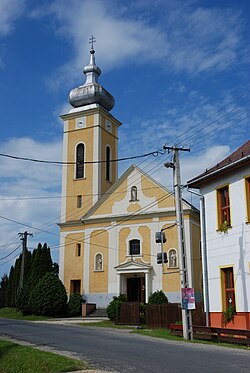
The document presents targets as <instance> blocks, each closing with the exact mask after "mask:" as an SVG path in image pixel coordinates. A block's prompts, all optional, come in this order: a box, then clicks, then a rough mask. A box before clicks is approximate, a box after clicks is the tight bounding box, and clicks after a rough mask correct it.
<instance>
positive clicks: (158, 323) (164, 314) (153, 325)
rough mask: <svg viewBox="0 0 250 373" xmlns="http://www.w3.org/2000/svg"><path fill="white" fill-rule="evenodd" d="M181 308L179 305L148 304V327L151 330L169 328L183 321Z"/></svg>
mask: <svg viewBox="0 0 250 373" xmlns="http://www.w3.org/2000/svg"><path fill="white" fill-rule="evenodd" d="M181 319H182V316H181V308H180V305H179V304H178V303H167V304H148V305H147V306H146V326H147V327H148V328H150V329H161V328H166V329H168V328H169V325H170V324H172V323H175V322H178V321H181Z"/></svg>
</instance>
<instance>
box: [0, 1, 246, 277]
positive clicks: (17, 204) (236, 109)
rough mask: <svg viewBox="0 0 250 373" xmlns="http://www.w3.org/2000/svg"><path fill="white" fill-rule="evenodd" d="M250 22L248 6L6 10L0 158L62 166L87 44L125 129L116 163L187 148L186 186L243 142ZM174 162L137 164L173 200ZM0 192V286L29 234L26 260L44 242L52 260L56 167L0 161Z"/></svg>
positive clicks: (0, 10)
mask: <svg viewBox="0 0 250 373" xmlns="http://www.w3.org/2000/svg"><path fill="white" fill-rule="evenodd" d="M249 15H250V3H249V1H247V0H245V1H244V0H238V1H237V2H236V1H230V0H228V1H220V0H217V1H211V0H207V1H191V0H190V1H189V0H185V1H183V0H182V1H176V0H175V1H173V0H172V1H168V0H154V1H152V0H137V1H136V0H135V1H133V2H132V1H118V0H117V1H116V0H105V1H95V0H92V1H85V0H49V1H47V0H40V1H39V2H37V1H35V0H29V1H28V0H27V1H25V0H1V2H0V100H1V105H0V116H1V138H0V153H5V154H12V155H17V156H23V157H30V158H38V159H47V160H61V154H62V131H63V128H62V123H61V120H60V118H59V115H60V114H63V113H66V112H67V111H68V110H69V109H70V106H69V104H68V101H67V99H68V92H69V91H70V90H71V89H72V88H73V87H76V86H78V85H80V84H82V83H83V82H84V81H85V79H84V76H83V74H82V69H83V67H84V66H85V65H86V64H87V63H88V60H89V43H88V40H89V37H90V36H91V35H92V34H93V35H94V36H95V37H96V43H95V50H96V62H97V65H98V66H99V67H100V68H101V70H102V75H101V77H100V83H101V84H102V85H103V86H104V87H105V88H106V89H107V90H109V91H110V92H111V93H112V95H113V96H114V97H115V100H116V104H115V107H114V109H113V110H112V114H113V115H114V116H115V117H117V119H119V120H120V121H121V122H122V123H123V126H122V127H121V128H120V133H119V156H120V157H125V156H133V155H137V154H143V153H147V152H150V151H153V150H157V149H160V148H161V147H162V145H163V144H168V145H174V144H179V145H181V146H190V147H191V151H190V153H185V154H184V153H183V154H182V155H181V168H182V181H183V183H185V182H186V181H187V180H188V179H190V178H192V177H193V176H195V175H197V174H199V173H200V172H202V171H204V169H205V168H208V167H210V166H212V165H213V164H215V163H216V162H218V161H220V160H222V159H223V158H224V157H226V156H227V155H228V154H229V153H230V152H232V151H234V150H235V149H236V148H237V147H239V146H240V145H242V144H243V143H244V142H245V141H247V140H248V139H249V63H250V50H249V49H250V48H249ZM169 157H170V156H169V155H165V156H159V157H158V158H153V159H152V158H149V159H146V160H144V161H142V160H140V161H138V162H137V165H138V166H139V167H141V168H142V169H143V170H144V171H145V172H147V173H149V174H150V175H151V176H152V177H154V178H156V179H157V180H158V181H160V182H161V183H162V184H164V185H165V186H168V187H169V189H171V188H172V185H171V184H172V174H171V171H170V170H167V169H166V168H164V167H163V163H164V161H166V160H168V159H169ZM129 165H130V162H126V163H125V162H123V163H120V164H119V171H120V172H119V173H120V174H121V173H122V172H123V171H124V170H125V169H126V168H127V167H128V166H129ZM0 181H1V182H0V215H1V218H0V232H1V235H0V237H1V239H0V276H2V274H3V273H8V272H9V268H10V266H11V264H13V263H14V261H15V258H16V257H17V256H18V255H19V253H20V251H21V248H18V246H19V245H20V240H19V237H18V233H19V232H24V231H25V230H28V232H30V233H33V234H34V237H33V238H29V245H28V246H29V247H30V248H31V249H32V248H34V247H36V246H37V243H38V242H39V241H40V242H45V241H46V242H47V243H48V244H49V246H51V248H52V255H53V259H54V260H55V261H58V247H59V229H58V227H57V225H56V223H57V222H59V220H60V218H59V216H60V193H61V169H60V167H59V166H53V165H41V164H36V163H29V162H24V161H17V160H9V159H6V158H3V157H1V159H0ZM187 198H188V197H187ZM4 218H5V219H4ZM6 219H10V220H13V221H16V222H18V223H20V224H17V223H14V222H12V221H9V220H6ZM35 228H39V229H40V230H38V229H35ZM15 249H16V251H14V250H15Z"/></svg>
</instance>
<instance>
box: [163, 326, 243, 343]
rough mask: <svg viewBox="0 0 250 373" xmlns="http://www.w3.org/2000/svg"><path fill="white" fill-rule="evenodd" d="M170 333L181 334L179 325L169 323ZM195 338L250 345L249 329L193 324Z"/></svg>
mask: <svg viewBox="0 0 250 373" xmlns="http://www.w3.org/2000/svg"><path fill="white" fill-rule="evenodd" d="M170 329H171V334H173V335H178V336H182V335H183V333H182V327H181V325H175V324H172V325H170ZM193 336H194V338H195V339H203V340H206V341H212V342H227V343H234V344H241V345H245V346H250V330H241V329H227V328H214V327H207V326H197V325H193Z"/></svg>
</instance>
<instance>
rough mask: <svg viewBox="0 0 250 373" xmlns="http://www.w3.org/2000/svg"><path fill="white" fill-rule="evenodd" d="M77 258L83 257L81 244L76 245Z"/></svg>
mask: <svg viewBox="0 0 250 373" xmlns="http://www.w3.org/2000/svg"><path fill="white" fill-rule="evenodd" d="M76 256H81V244H80V243H77V244H76Z"/></svg>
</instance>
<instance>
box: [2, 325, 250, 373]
mask: <svg viewBox="0 0 250 373" xmlns="http://www.w3.org/2000/svg"><path fill="white" fill-rule="evenodd" d="M80 325H82V326H94V327H97V328H98V327H99V328H113V329H129V330H130V331H131V333H135V334H140V335H146V336H149V337H153V338H162V339H168V340H172V341H179V342H188V343H202V344H209V345H217V346H223V347H230V348H240V349H244V350H249V347H247V346H242V345H237V344H233V343H225V342H224V343H223V342H218V343H216V342H211V341H205V340H201V339H194V340H192V341H186V340H184V339H183V338H182V337H178V336H175V335H172V334H171V332H170V330H168V329H143V328H142V329H137V328H135V327H133V326H127V325H115V324H114V323H113V321H110V320H105V321H101V322H89V323H81V324H80ZM0 373H1V372H0Z"/></svg>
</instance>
